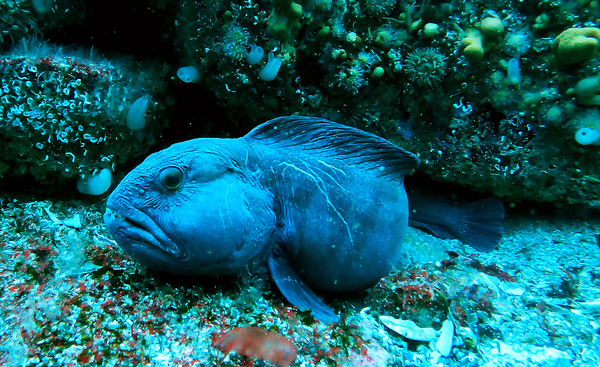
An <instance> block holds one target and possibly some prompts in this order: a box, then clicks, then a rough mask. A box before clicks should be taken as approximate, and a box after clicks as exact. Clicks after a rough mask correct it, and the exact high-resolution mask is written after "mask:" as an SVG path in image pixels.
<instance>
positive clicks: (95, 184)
mask: <svg viewBox="0 0 600 367" xmlns="http://www.w3.org/2000/svg"><path fill="white" fill-rule="evenodd" d="M111 179H112V174H111V173H110V170H109V169H108V168H105V169H103V170H102V171H100V172H97V173H95V174H93V175H91V176H88V177H86V178H85V179H81V178H79V179H78V180H77V183H76V187H77V191H79V192H80V193H82V194H85V195H102V194H104V193H105V192H106V191H108V189H110V183H111Z"/></svg>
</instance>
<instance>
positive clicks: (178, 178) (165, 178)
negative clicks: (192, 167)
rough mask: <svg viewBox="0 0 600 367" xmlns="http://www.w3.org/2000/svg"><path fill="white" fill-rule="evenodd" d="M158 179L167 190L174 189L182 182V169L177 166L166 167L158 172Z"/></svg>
mask: <svg viewBox="0 0 600 367" xmlns="http://www.w3.org/2000/svg"><path fill="white" fill-rule="evenodd" d="M158 180H159V182H160V184H161V185H163V187H164V188H165V189H167V190H175V189H177V188H179V186H181V183H182V182H183V171H181V169H179V168H177V167H167V168H165V169H163V170H162V171H161V172H160V175H159V177H158Z"/></svg>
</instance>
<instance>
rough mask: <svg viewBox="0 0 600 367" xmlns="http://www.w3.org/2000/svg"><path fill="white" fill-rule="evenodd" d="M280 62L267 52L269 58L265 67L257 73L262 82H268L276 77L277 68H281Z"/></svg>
mask: <svg viewBox="0 0 600 367" xmlns="http://www.w3.org/2000/svg"><path fill="white" fill-rule="evenodd" d="M281 64H282V61H281V59H280V58H278V57H275V55H273V53H272V52H269V58H268V60H267V65H266V66H265V67H264V68H262V69H260V71H259V72H258V77H259V78H261V79H262V80H265V81H267V82H270V81H271V80H273V79H275V78H276V77H277V73H278V72H279V68H280V67H281Z"/></svg>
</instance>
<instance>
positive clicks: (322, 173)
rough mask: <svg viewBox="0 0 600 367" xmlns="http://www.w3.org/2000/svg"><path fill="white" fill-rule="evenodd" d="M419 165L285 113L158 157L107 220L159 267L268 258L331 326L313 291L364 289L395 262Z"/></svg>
mask: <svg viewBox="0 0 600 367" xmlns="http://www.w3.org/2000/svg"><path fill="white" fill-rule="evenodd" d="M418 164H419V159H418V158H417V157H416V156H415V155H414V154H412V153H410V152H408V151H406V150H404V149H402V148H399V147H397V146H395V145H393V144H391V143H390V142H388V141H387V140H385V139H382V138H380V137H377V136H375V135H373V134H369V133H366V132H363V131H361V130H358V129H355V128H351V127H348V126H344V125H340V124H336V123H333V122H331V121H327V120H322V119H317V118H312V117H298V116H289V117H280V118H277V119H274V120H271V121H268V122H266V123H264V124H262V125H259V126H257V127H256V128H255V129H254V130H252V131H251V132H250V133H249V134H247V135H246V136H244V137H241V138H238V139H213V138H201V139H194V140H189V141H185V142H182V143H178V144H174V145H172V146H171V147H169V148H167V149H165V150H162V151H160V152H157V153H154V154H152V155H151V156H149V157H148V158H147V159H146V160H145V161H144V162H142V164H140V165H139V166H138V167H136V168H135V169H134V170H133V171H131V172H130V173H129V174H128V175H127V176H126V177H125V178H124V179H123V180H122V181H121V183H120V184H119V185H118V186H117V188H116V189H115V190H114V191H113V192H112V194H111V195H110V197H109V198H108V201H107V210H106V213H105V215H104V220H105V223H106V226H107V228H108V231H109V232H110V233H111V235H112V236H113V238H114V239H115V240H116V241H117V243H118V244H119V245H120V246H121V247H122V248H123V249H124V250H125V252H127V253H128V254H129V255H130V256H131V257H133V258H134V259H135V260H137V261H138V262H140V263H142V264H143V265H146V266H148V267H150V268H154V269H157V270H161V271H166V272H171V273H176V274H190V275H191V274H202V275H221V274H235V273H239V272H240V271H242V270H243V269H245V268H246V267H247V266H248V265H250V264H251V263H253V262H256V261H258V262H265V261H266V262H267V264H268V267H269V269H270V272H271V275H272V276H273V278H274V280H275V283H276V284H277V286H278V288H279V289H280V290H281V292H282V293H283V295H284V296H285V297H286V299H287V300H288V301H289V302H290V303H292V304H294V305H296V306H297V307H299V308H300V309H302V310H305V309H310V310H311V311H312V312H313V314H314V315H315V317H316V318H317V319H320V320H322V321H325V322H333V321H336V320H337V319H338V316H337V315H335V314H334V313H333V311H332V310H331V309H330V308H329V307H328V306H327V305H325V304H324V303H323V302H322V301H321V300H320V299H319V298H318V297H317V296H316V295H315V294H314V293H313V291H312V290H313V289H320V290H325V291H336V292H345V291H356V290H363V289H366V288H368V287H370V286H372V285H374V284H375V283H376V282H377V281H378V280H379V279H380V278H382V277H384V276H385V275H387V274H388V273H389V272H390V271H391V270H392V268H393V267H394V266H395V265H397V263H398V262H399V261H400V258H401V256H402V255H401V254H402V242H403V239H404V236H405V234H406V231H407V228H408V217H409V211H408V210H409V209H408V207H409V206H408V200H407V196H406V192H405V189H404V184H403V183H404V177H405V175H407V174H410V173H412V172H413V171H414V170H415V169H416V168H417V166H418Z"/></svg>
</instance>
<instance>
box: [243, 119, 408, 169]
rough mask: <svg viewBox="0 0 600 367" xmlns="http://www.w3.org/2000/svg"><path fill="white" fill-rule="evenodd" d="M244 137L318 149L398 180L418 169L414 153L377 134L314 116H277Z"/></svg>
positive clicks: (304, 148)
mask: <svg viewBox="0 0 600 367" xmlns="http://www.w3.org/2000/svg"><path fill="white" fill-rule="evenodd" d="M244 138H245V139H247V140H255V141H258V142H261V143H263V144H266V145H279V146H286V147H294V146H296V147H299V148H300V149H302V150H312V151H315V150H321V151H324V152H327V154H328V155H330V156H331V155H335V156H338V157H340V158H344V159H351V160H353V161H354V162H355V163H357V164H364V165H365V166H367V167H368V168H370V169H374V170H377V171H378V173H379V175H380V176H388V177H390V178H392V179H398V180H402V179H403V178H404V176H405V175H408V174H411V173H412V172H413V171H414V170H415V169H417V167H418V166H419V158H418V157H417V156H416V155H415V154H413V153H411V152H409V151H407V150H404V149H402V148H400V147H398V146H396V145H394V144H392V143H390V142H389V141H387V140H385V139H383V138H381V137H379V136H377V135H374V134H371V133H368V132H365V131H362V130H359V129H356V128H353V127H349V126H346V125H342V124H338V123H335V122H332V121H329V120H325V119H320V118H316V117H307V116H282V117H277V118H274V119H272V120H269V121H267V122H265V123H263V124H261V125H258V126H257V127H255V128H254V129H253V130H252V131H250V132H249V133H248V134H247V135H246V136H245V137H244Z"/></svg>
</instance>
